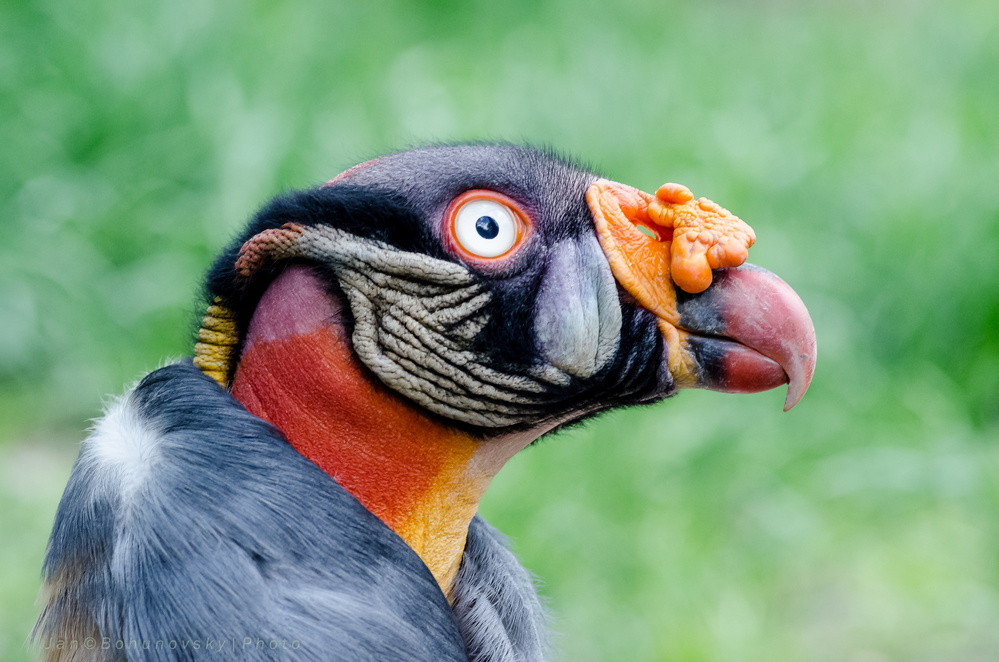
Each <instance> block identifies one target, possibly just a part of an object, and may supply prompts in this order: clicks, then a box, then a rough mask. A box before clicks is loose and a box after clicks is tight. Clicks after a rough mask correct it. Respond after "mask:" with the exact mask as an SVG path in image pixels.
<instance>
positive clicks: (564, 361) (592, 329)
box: [534, 237, 621, 378]
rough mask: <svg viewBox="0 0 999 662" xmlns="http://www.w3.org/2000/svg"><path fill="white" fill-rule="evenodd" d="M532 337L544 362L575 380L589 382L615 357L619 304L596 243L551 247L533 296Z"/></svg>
mask: <svg viewBox="0 0 999 662" xmlns="http://www.w3.org/2000/svg"><path fill="white" fill-rule="evenodd" d="M534 333H535V338H536V340H537V344H538V347H539V348H540V349H541V352H542V355H543V356H544V357H545V359H547V361H548V362H549V363H551V364H552V365H553V366H555V367H556V368H558V369H559V370H562V371H563V372H565V373H567V374H570V375H573V376H575V377H579V378H586V377H591V376H592V375H594V374H595V373H596V372H597V371H599V370H600V369H601V368H602V367H604V366H605V365H606V364H607V362H608V361H609V360H610V359H611V357H612V356H613V355H614V351H615V350H616V348H617V345H618V343H619V342H620V337H621V305H620V303H619V302H618V299H617V291H616V287H615V285H614V277H613V275H612V274H611V271H610V267H609V265H608V264H607V260H606V259H605V258H604V257H603V253H602V252H601V251H600V246H599V245H598V244H597V241H596V238H593V237H585V238H583V239H580V240H578V241H573V240H567V241H563V242H561V243H560V244H558V245H556V246H554V247H553V249H552V251H551V253H550V254H549V259H548V264H547V271H546V274H545V278H544V281H543V282H542V284H541V289H540V290H539V292H538V298H537V308H536V317H535V322H534Z"/></svg>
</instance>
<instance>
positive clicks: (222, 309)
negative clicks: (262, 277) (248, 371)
mask: <svg viewBox="0 0 999 662" xmlns="http://www.w3.org/2000/svg"><path fill="white" fill-rule="evenodd" d="M237 345H239V330H238V329H237V328H236V317H235V315H233V313H232V311H231V310H229V309H228V308H227V307H226V306H225V305H223V303H222V299H221V298H219V297H216V298H215V302H214V303H213V304H212V305H211V306H208V310H207V311H205V317H204V319H203V320H202V321H201V328H200V329H199V330H198V342H197V344H196V345H195V346H194V365H195V366H197V367H198V368H200V369H201V371H202V372H204V373H205V374H206V375H208V376H209V377H211V378H212V379H214V380H215V381H217V382H218V383H219V385H221V386H222V388H225V387H226V386H228V381H229V373H230V372H231V369H232V365H233V361H234V359H235V358H236V356H235V353H236V346H237Z"/></svg>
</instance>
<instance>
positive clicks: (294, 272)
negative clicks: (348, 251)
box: [232, 266, 536, 595]
mask: <svg viewBox="0 0 999 662" xmlns="http://www.w3.org/2000/svg"><path fill="white" fill-rule="evenodd" d="M342 319H343V303H342V302H341V301H338V300H336V299H334V297H332V296H330V295H329V294H327V293H326V292H325V291H324V290H323V288H322V285H321V283H320V281H319V280H318V279H317V277H316V276H314V275H313V274H312V273H311V272H310V271H309V270H308V269H307V268H306V267H301V266H295V267H292V268H290V269H288V270H287V271H285V272H284V273H283V274H282V275H281V276H279V277H278V278H277V279H275V281H274V283H273V284H272V285H271V286H270V288H269V289H268V290H267V292H265V293H264V296H263V298H262V299H261V301H260V304H259V305H258V307H257V310H256V312H255V313H254V316H253V319H252V321H251V323H250V329H249V332H248V333H247V337H246V342H245V344H244V349H243V354H242V357H241V359H240V362H239V365H238V367H237V369H236V374H235V377H234V379H233V385H232V395H233V397H235V398H236V399H237V400H239V401H240V402H241V403H242V404H243V405H244V406H245V407H246V408H247V409H248V410H249V411H250V412H251V413H253V414H255V415H257V416H259V417H261V418H263V419H265V420H267V421H270V422H271V423H273V424H274V425H276V426H277V427H278V428H279V429H280V430H281V431H282V432H283V433H284V434H285V436H286V437H287V438H288V441H289V442H290V443H291V444H292V445H293V446H294V447H295V448H296V449H297V450H298V451H299V452H300V453H302V455H304V456H305V457H307V458H309V459H310V460H312V461H313V462H314V463H315V464H316V465H318V466H319V468H321V469H322V470H323V471H325V472H326V473H327V474H329V475H330V476H332V477H333V478H334V479H335V480H336V481H337V482H338V483H339V484H340V485H341V486H342V487H343V488H344V489H346V490H347V491H348V492H350V493H351V494H352V495H354V497H356V498H357V499H358V501H360V502H361V503H362V504H364V506H365V507H366V508H367V509H368V510H370V511H371V512H372V513H374V514H375V515H377V516H378V518H379V519H381V520H382V521H383V522H384V523H385V524H386V525H388V526H389V528H391V529H392V530H393V531H395V532H396V533H397V534H399V536H400V537H402V539H403V540H405V541H406V543H407V544H408V545H409V546H410V547H411V548H412V549H413V550H414V551H415V552H416V553H417V554H419V555H420V557H421V558H422V559H423V561H424V563H426V564H427V566H428V567H429V568H430V571H431V572H432V573H433V575H434V578H435V579H436V580H437V583H438V584H439V585H440V587H441V590H442V591H444V593H445V595H449V594H450V589H451V587H452V585H453V582H454V578H455V576H456V575H457V573H458V568H459V566H460V564H461V555H462V551H463V549H464V546H465V536H466V534H467V532H468V526H469V524H470V523H471V521H472V517H474V516H475V513H476V511H477V509H478V505H479V500H480V499H481V498H482V495H483V493H484V492H485V491H486V488H487V487H489V484H490V482H491V481H492V478H493V476H495V475H496V473H497V472H498V471H499V470H500V469H501V468H502V467H503V465H504V464H505V463H506V461H507V460H509V459H510V458H511V457H512V456H513V455H514V454H515V453H516V452H517V451H519V450H520V449H522V448H523V447H524V446H526V445H527V444H529V443H530V442H531V441H533V440H534V438H535V436H536V435H533V434H526V435H512V436H509V437H502V438H496V439H490V440H489V441H488V442H483V441H481V440H479V439H477V438H476V437H473V436H472V435H470V434H468V433H465V432H462V431H459V430H456V429H454V428H452V427H449V426H447V425H446V424H444V423H442V422H439V421H437V420H432V419H430V418H428V417H426V415H425V414H424V413H423V410H421V409H420V408H419V407H417V406H415V405H413V404H412V403H410V402H409V401H408V400H405V399H403V398H402V397H401V396H399V395H398V394H396V393H395V392H393V391H390V390H389V389H387V388H386V387H385V386H383V385H382V384H381V383H380V382H378V381H377V379H376V378H375V377H374V376H373V375H371V373H370V372H368V371H367V369H366V368H364V366H363V365H362V364H361V363H360V362H359V360H358V359H357V357H356V355H355V354H354V352H353V350H352V345H351V342H350V338H349V337H348V335H347V333H346V332H345V330H344V327H343V325H342V323H341V320H342Z"/></svg>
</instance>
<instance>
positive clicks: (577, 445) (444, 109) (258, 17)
mask: <svg viewBox="0 0 999 662" xmlns="http://www.w3.org/2000/svg"><path fill="white" fill-rule="evenodd" d="M490 138H496V139H506V140H512V141H529V142H532V143H541V144H550V145H553V146H555V147H557V148H559V149H561V150H565V151H567V152H569V153H573V154H576V155H578V156H579V157H581V158H582V159H583V160H585V161H586V162H588V163H592V164H594V166H595V167H596V168H597V169H598V170H599V172H601V173H602V174H604V175H606V176H609V177H612V178H614V179H617V180H619V181H623V182H626V183H629V184H632V185H635V186H638V187H641V188H643V189H645V190H655V188H656V187H657V186H658V185H659V184H662V183H663V182H665V181H679V182H682V183H684V184H686V185H687V186H689V187H690V188H691V189H692V190H693V191H694V193H695V194H697V195H705V196H708V197H710V198H712V199H714V200H716V201H717V202H719V203H721V204H723V205H724V206H726V207H728V208H729V209H731V210H733V212H735V213H736V214H738V215H739V216H741V217H742V218H743V219H745V220H746V221H748V222H749V223H750V224H751V225H753V227H754V228H755V229H756V233H757V236H758V242H757V245H756V246H755V247H754V248H753V250H752V253H751V256H750V259H751V260H752V261H753V262H755V263H757V264H760V265H763V266H765V267H767V268H769V269H771V270H773V271H775V272H776V273H778V274H780V275H781V276H782V277H783V278H784V279H785V280H786V281H788V282H789V283H790V284H791V285H792V286H793V287H794V288H795V289H796V290H797V291H798V292H799V293H800V295H801V296H802V298H803V299H804V301H805V302H806V303H807V304H808V306H809V308H810V310H811V312H812V315H813V318H814V320H815V325H816V328H817V333H818V338H819V348H820V352H819V363H818V370H817V372H816V376H815V381H814V383H813V384H812V388H811V391H810V392H809V394H808V396H807V397H806V398H805V399H804V401H803V402H802V403H801V404H800V405H799V406H798V407H797V408H796V409H794V410H793V411H792V412H790V413H788V414H782V413H781V403H782V401H783V398H784V394H783V392H776V391H775V392H771V393H765V394H760V395H755V396H726V395H720V394H714V393H702V392H697V393H694V392H685V393H683V394H681V395H680V396H679V397H678V398H676V399H675V400H672V401H670V402H667V403H664V404H661V405H659V406H656V407H654V408H646V409H641V410H631V411H624V412H618V413H615V414H611V415H607V416H605V417H603V418H601V419H599V420H597V421H595V422H592V423H591V424H588V425H586V426H584V427H582V428H579V429H575V430H571V431H569V432H566V433H564V434H561V435H559V436H557V437H554V438H551V439H549V440H547V441H545V442H543V443H541V444H540V445H538V446H536V447H534V448H532V449H530V450H528V451H527V452H525V453H523V454H522V455H521V456H519V457H518V458H515V459H514V461H513V462H512V463H511V464H510V466H509V467H508V468H507V469H506V470H505V471H504V472H503V473H501V474H500V476H499V477H498V478H497V479H496V481H495V483H494V486H493V488H492V490H491V491H490V493H489V494H487V496H486V499H485V501H484V502H483V504H482V512H483V513H484V514H485V516H486V517H487V518H488V519H490V520H491V521H492V522H493V523H494V524H495V525H497V526H498V527H499V528H500V529H502V530H504V531H505V532H506V533H507V534H509V535H510V536H511V537H512V538H513V540H514V541H515V544H516V547H517V549H518V551H519V554H520V556H521V557H522V559H523V561H524V563H525V565H527V566H528V567H529V568H531V569H532V570H533V571H534V572H535V573H537V574H538V575H539V576H540V577H541V578H542V581H543V588H542V592H543V593H544V595H545V596H547V597H548V599H549V604H550V606H551V610H552V612H553V613H554V614H555V616H556V630H557V632H558V633H559V634H558V636H557V644H558V647H559V650H560V658H561V659H564V660H663V661H667V660H668V661H681V660H682V661H719V662H720V661H722V660H724V661H726V662H729V661H732V660H748V661H755V660H759V661H771V660H802V661H826V660H828V661H830V662H833V661H835V662H843V661H847V662H883V661H888V660H907V661H908V660H927V661H930V660H934V661H936V660H948V661H954V660H962V661H963V660H969V661H970V660H976V661H977V660H994V659H999V582H997V579H999V445H997V442H999V4H997V3H996V2H995V0H967V1H965V2H950V3H932V2H925V1H921V0H912V1H906V2H902V1H900V0H899V1H896V2H880V3H879V2H860V1H855V0H846V1H844V2H817V1H815V2H813V1H805V2H797V3H792V2H786V1H780V0H772V1H769V2H757V3H736V2H719V1H712V2H705V3H667V2H620V3H613V4H611V3H592V2H579V1H575V2H573V1H569V0H562V1H560V2H545V3H538V2H531V1H529V0H524V1H507V2H503V3H501V2H495V1H473V2H458V1H457V0H455V1H451V2H437V3H409V2H403V1H395V2H393V1H384V2H382V1H378V2H370V3H363V2H342V3H328V4H318V3H317V4H306V3H301V4H293V3H287V2H264V1H258V2H235V1H229V2H203V1H201V0H173V1H172V2H161V3H150V2H141V1H140V2H138V3H120V2H110V1H109V0H90V1H89V2H81V1H79V0H35V1H34V2H30V3H29V2H23V1H19V0H0V659H3V660H25V659H31V656H30V655H29V653H28V652H27V650H26V648H25V638H26V636H27V632H28V630H29V628H30V626H31V624H32V622H33V621H34V618H35V614H36V613H37V612H36V609H37V607H35V606H34V599H35V595H36V592H37V588H38V584H39V580H38V571H39V566H40V563H41V556H42V552H43V549H44V545H45V541H46V537H47V534H48V530H49V527H50V526H51V522H52V517H53V514H54V510H55V506H56V503H57V501H58V498H59V496H60V493H61V490H62V486H63V485H64V483H65V480H66V478H67V476H68V474H69V470H70V466H71V463H72V461H73V458H74V457H75V454H76V450H77V443H78V441H79V440H80V439H81V438H82V437H83V436H84V434H85V429H86V427H87V425H88V422H87V420H88V419H89V418H91V417H94V416H96V415H97V414H98V413H99V411H100V407H101V402H102V396H103V394H107V393H118V392H120V391H121V390H122V388H123V385H124V384H125V383H127V382H130V381H131V380H134V379H136V378H137V377H139V376H141V375H142V374H143V373H144V372H145V371H148V370H150V369H152V368H155V367H157V366H158V365H159V364H160V362H161V361H162V360H164V358H165V357H176V356H179V355H184V354H188V355H189V354H190V353H191V347H192V341H191V338H192V325H193V322H194V321H195V319H196V316H195V312H194V300H195V295H196V293H197V288H198V283H199V278H200V277H201V274H202V272H203V270H204V269H205V268H206V267H207V265H208V263H209V261H210V259H211V257H212V256H213V254H214V253H215V252H216V251H217V250H218V249H219V248H220V247H221V246H222V245H223V244H224V243H225V242H226V240H227V239H228V238H229V237H230V236H231V235H232V234H233V233H235V232H236V230H237V229H238V228H239V227H240V226H241V224H242V223H243V222H244V221H245V219H246V218H247V217H248V215H249V214H251V213H252V212H253V211H254V209H255V208H256V207H257V206H259V205H260V204H261V203H263V202H264V201H265V200H266V199H268V198H269V197H270V196H272V195H273V194H275V193H278V192H280V191H283V190H286V189H288V188H290V187H303V186H308V185H312V184H316V183H320V182H323V181H325V180H326V179H328V178H330V177H332V176H333V175H335V174H336V173H338V172H340V171H341V170H343V169H344V168H346V167H348V166H350V165H352V164H355V163H357V162H360V161H362V160H365V159H368V158H370V157H373V156H376V155H378V154H380V153H382V152H384V151H388V150H394V149H398V148H402V147H405V146H407V145H411V144H419V143H422V142H426V141H428V140H437V139H443V140H455V139H490ZM782 390H783V389H782Z"/></svg>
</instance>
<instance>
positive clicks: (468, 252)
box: [444, 189, 530, 262]
mask: <svg viewBox="0 0 999 662" xmlns="http://www.w3.org/2000/svg"><path fill="white" fill-rule="evenodd" d="M469 203H474V206H467V205H469ZM483 203H484V204H483ZM490 203H491V204H492V205H500V206H501V207H502V209H499V208H496V207H493V209H494V210H495V211H496V212H497V213H496V215H497V216H499V217H500V218H499V223H498V225H497V224H496V223H495V222H494V223H493V225H494V227H493V228H492V231H493V233H492V236H487V235H488V233H486V234H483V235H482V238H476V237H474V236H472V237H471V238H472V239H473V240H474V241H469V231H470V230H469V227H468V223H469V220H468V218H469V216H468V212H469V211H473V214H472V216H473V217H474V215H475V213H474V210H475V209H481V208H487V209H488V208H489V205H490ZM463 210H464V211H465V213H464V214H462V211H463ZM503 211H505V212H507V213H508V214H509V216H508V217H507V216H505V215H504V214H503ZM486 218H489V217H486ZM507 218H508V221H507ZM528 218H529V216H528V214H527V212H525V211H524V209H523V207H521V205H520V204H519V203H518V202H517V201H516V200H514V199H513V198H511V197H510V196H508V195H504V194H502V193H498V192H496V191H490V190H488V189H472V190H469V191H465V192H464V193H462V194H461V195H459V196H457V197H456V198H455V199H454V200H452V201H451V203H450V204H449V205H448V208H447V211H446V212H445V213H444V227H445V230H446V231H445V235H446V237H447V242H448V244H450V247H451V249H452V251H454V252H455V253H457V254H458V255H460V256H461V257H462V258H463V259H464V260H466V261H470V262H494V261H498V260H503V259H506V258H508V257H510V255H512V254H513V253H515V252H516V251H517V249H518V248H519V247H520V246H521V244H522V243H523V241H524V238H525V237H526V236H527V235H528V233H529V231H530V221H529V220H528ZM480 220H481V219H480ZM489 220H493V219H491V218H490V219H489ZM508 222H509V225H508ZM500 226H503V227H500ZM480 232H481V230H480ZM497 234H498V235H499V236H497ZM494 237H495V238H496V240H497V241H499V242H503V243H502V244H501V245H500V249H499V250H498V251H497V250H495V246H494V247H488V246H487V244H488V243H489V242H490V241H492V240H493V238H494ZM463 240H464V241H463ZM504 240H505V241H504ZM507 243H508V244H509V247H507V246H506V244H507ZM472 244H478V245H475V246H473V245H472ZM475 248H480V249H483V250H480V251H479V252H475V250H474V249H475Z"/></svg>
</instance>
